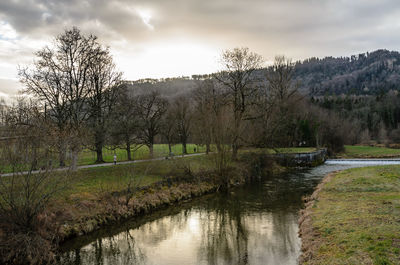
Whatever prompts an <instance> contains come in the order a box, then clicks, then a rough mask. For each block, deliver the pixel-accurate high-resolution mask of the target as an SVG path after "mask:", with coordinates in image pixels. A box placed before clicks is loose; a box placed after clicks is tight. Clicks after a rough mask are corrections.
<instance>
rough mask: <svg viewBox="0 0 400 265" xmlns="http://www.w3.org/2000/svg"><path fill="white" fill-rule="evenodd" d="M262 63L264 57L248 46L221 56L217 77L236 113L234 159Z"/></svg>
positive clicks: (233, 142)
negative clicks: (220, 69)
mask: <svg viewBox="0 0 400 265" xmlns="http://www.w3.org/2000/svg"><path fill="white" fill-rule="evenodd" d="M262 63H263V58H262V57H261V56H260V55H258V54H256V53H254V52H251V51H250V50H249V49H248V48H235V49H233V50H227V51H225V52H223V53H222V56H221V64H222V65H223V71H221V72H220V73H219V74H218V75H217V76H216V78H217V80H218V81H219V82H220V83H221V84H222V85H223V87H224V88H225V89H226V94H227V96H228V98H229V103H230V105H231V109H232V113H233V115H234V121H233V122H234V126H233V131H232V142H231V145H232V158H233V159H236V158H237V153H238V150H239V148H240V145H241V138H242V135H243V132H244V128H243V121H244V120H246V119H248V118H249V117H247V114H248V109H249V106H250V105H252V98H253V95H254V94H255V93H256V91H257V89H256V85H255V81H256V80H255V76H254V72H255V70H257V69H258V68H260V67H261V65H262Z"/></svg>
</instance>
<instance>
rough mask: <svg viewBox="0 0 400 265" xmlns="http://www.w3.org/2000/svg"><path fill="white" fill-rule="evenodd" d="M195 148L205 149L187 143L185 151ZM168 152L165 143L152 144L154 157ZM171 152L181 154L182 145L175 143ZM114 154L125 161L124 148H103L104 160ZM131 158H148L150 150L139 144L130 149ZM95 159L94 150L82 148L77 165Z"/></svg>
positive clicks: (204, 148) (112, 156)
mask: <svg viewBox="0 0 400 265" xmlns="http://www.w3.org/2000/svg"><path fill="white" fill-rule="evenodd" d="M195 148H196V153H202V152H205V151H206V147H205V146H200V145H195V144H188V145H187V152H188V154H193V153H195V152H194V149H195ZM168 153H169V151H168V145H167V144H155V145H154V157H164V156H167V155H168ZM172 153H174V155H182V145H181V144H176V145H173V146H172ZM114 154H116V155H117V161H127V160H128V156H127V153H126V150H125V149H119V148H118V149H115V150H110V149H108V148H103V159H104V161H105V162H113V161H114ZM132 158H133V159H134V160H138V159H149V158H150V152H149V148H148V147H147V146H141V147H140V148H139V149H138V150H134V149H132ZM95 161H96V152H93V151H90V150H87V149H86V150H84V151H82V152H81V153H80V154H79V162H78V163H79V165H91V164H94V163H95Z"/></svg>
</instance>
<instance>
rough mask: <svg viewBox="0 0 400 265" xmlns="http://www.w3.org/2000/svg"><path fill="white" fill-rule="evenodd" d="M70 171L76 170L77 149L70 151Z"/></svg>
mask: <svg viewBox="0 0 400 265" xmlns="http://www.w3.org/2000/svg"><path fill="white" fill-rule="evenodd" d="M71 170H72V171H76V170H78V149H75V148H74V149H73V150H72V161H71Z"/></svg>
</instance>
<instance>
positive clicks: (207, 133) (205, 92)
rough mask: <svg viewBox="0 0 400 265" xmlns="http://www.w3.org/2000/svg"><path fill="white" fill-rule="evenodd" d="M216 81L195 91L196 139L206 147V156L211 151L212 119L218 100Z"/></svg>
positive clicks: (209, 80) (205, 83)
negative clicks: (214, 104)
mask: <svg viewBox="0 0 400 265" xmlns="http://www.w3.org/2000/svg"><path fill="white" fill-rule="evenodd" d="M216 92H217V91H216V87H215V80H212V79H207V80H205V81H204V82H202V83H201V84H200V85H199V86H198V87H196V89H195V90H194V91H193V99H194V102H195V107H194V108H195V110H194V111H195V113H196V115H194V120H193V123H194V126H193V133H194V138H195V140H196V141H197V142H198V143H199V144H205V145H206V154H208V153H209V152H210V151H211V147H210V146H211V141H212V126H211V124H210V117H211V115H213V110H214V109H213V103H214V102H215V100H216V98H215V96H216Z"/></svg>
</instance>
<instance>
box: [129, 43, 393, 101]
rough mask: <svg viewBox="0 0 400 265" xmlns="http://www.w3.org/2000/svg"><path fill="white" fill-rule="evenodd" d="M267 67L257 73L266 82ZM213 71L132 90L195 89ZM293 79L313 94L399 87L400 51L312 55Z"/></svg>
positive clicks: (135, 84)
mask: <svg viewBox="0 0 400 265" xmlns="http://www.w3.org/2000/svg"><path fill="white" fill-rule="evenodd" d="M269 70H270V68H264V69H261V70H259V71H257V72H256V73H255V74H256V75H257V77H258V78H260V79H261V80H262V82H265V83H267V80H266V74H267V71H269ZM210 76H212V74H210V75H192V76H191V77H178V78H166V79H142V80H138V81H132V82H129V84H130V86H131V87H132V89H133V90H136V91H138V90H139V91H140V90H148V89H156V90H158V91H159V92H160V93H161V94H163V95H165V96H172V97H173V96H176V95H179V94H181V93H185V92H188V91H191V90H193V88H195V87H196V86H197V84H198V82H201V80H204V79H206V78H208V77H210ZM293 79H294V80H295V81H296V82H297V84H298V86H299V91H300V92H302V93H303V94H306V95H310V96H325V95H340V94H346V95H350V94H352V95H377V94H384V93H386V92H388V91H390V90H398V89H399V88H400V85H399V84H400V53H398V52H396V51H388V50H377V51H374V52H367V53H363V54H359V55H353V56H350V57H339V58H334V57H326V58H323V59H319V58H310V59H307V60H304V61H302V62H296V65H295V72H294V74H293Z"/></svg>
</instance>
